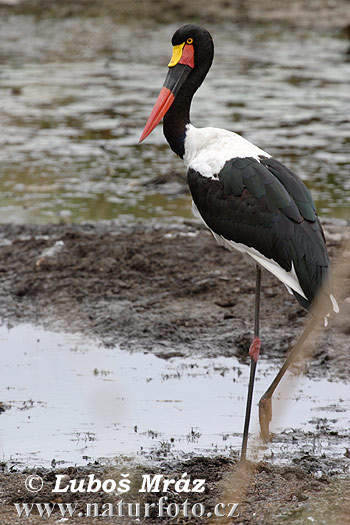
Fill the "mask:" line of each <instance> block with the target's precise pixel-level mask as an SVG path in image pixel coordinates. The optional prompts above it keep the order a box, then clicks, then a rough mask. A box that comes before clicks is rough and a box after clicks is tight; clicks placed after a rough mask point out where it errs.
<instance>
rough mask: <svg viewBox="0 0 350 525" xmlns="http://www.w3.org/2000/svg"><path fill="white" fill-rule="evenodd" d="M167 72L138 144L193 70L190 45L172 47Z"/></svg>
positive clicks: (192, 53) (154, 125)
mask: <svg viewBox="0 0 350 525" xmlns="http://www.w3.org/2000/svg"><path fill="white" fill-rule="evenodd" d="M168 67H169V71H168V74H167V76H166V79H165V82H164V84H163V87H162V89H161V90H160V93H159V95H158V98H157V101H156V103H155V105H154V108H153V109H152V113H151V114H150V116H149V119H148V120H147V122H146V126H145V128H144V130H143V132H142V135H141V137H140V140H139V142H142V141H143V140H144V139H145V138H146V137H147V136H148V135H149V134H150V133H151V132H152V131H153V130H154V128H155V127H156V125H157V124H158V123H159V122H160V121H161V120H162V118H163V117H164V115H165V114H166V112H167V111H168V109H169V108H170V106H171V104H172V103H173V102H174V100H175V97H176V95H177V94H178V92H179V91H180V89H181V87H182V86H183V84H184V83H185V81H186V79H187V77H188V75H189V74H190V73H191V71H192V69H193V68H194V49H193V45H192V44H188V43H183V44H180V45H177V46H174V47H173V55H172V57H171V60H170V62H169V64H168Z"/></svg>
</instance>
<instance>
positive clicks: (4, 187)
mask: <svg viewBox="0 0 350 525" xmlns="http://www.w3.org/2000/svg"><path fill="white" fill-rule="evenodd" d="M174 29H175V26H171V27H169V26H165V27H164V26H163V27H161V28H158V27H156V26H155V27H151V26H150V27H141V26H137V25H133V26H130V27H128V26H116V25H114V24H113V23H112V22H111V21H109V20H106V19H104V18H94V19H78V18H70V19H69V20H55V19H50V20H34V18H32V17H29V16H27V17H9V18H7V19H6V20H3V21H0V30H1V35H2V39H1V41H0V55H1V58H2V68H1V72H0V90H1V99H2V105H1V108H0V120H1V128H2V131H1V133H0V162H1V173H0V204H1V207H0V210H1V211H0V221H2V222H8V221H14V222H57V220H67V221H83V220H103V219H112V218H124V219H125V220H133V219H134V218H136V217H137V218H149V217H156V218H166V217H168V218H169V219H170V218H171V217H174V215H175V216H178V217H191V209H190V197H189V195H188V194H186V193H184V192H183V191H180V192H179V191H178V189H179V188H176V187H171V191H169V188H168V190H167V189H166V187H160V186H151V185H143V184H142V183H143V182H145V181H147V180H149V179H151V178H153V177H155V176H157V175H161V174H165V173H169V172H170V171H183V169H184V168H183V165H182V162H181V161H180V160H179V159H177V158H176V157H175V156H174V154H173V153H172V152H171V151H170V149H169V148H168V146H167V145H166V144H165V141H164V138H163V136H162V130H161V126H159V127H158V129H157V130H156V131H155V132H154V133H153V134H152V136H151V137H149V139H148V141H147V143H146V144H143V145H138V139H139V135H140V133H141V130H142V129H143V126H144V124H145V122H146V119H147V117H148V114H149V112H150V109H151V108H152V107H153V103H154V100H155V97H156V95H157V93H158V90H159V89H160V87H161V85H162V83H163V80H164V77H165V74H166V64H167V62H168V58H169V54H170V52H171V45H170V37H171V35H172V33H173V31H174ZM210 29H211V32H212V34H213V36H214V39H215V43H216V56H215V60H214V65H213V68H212V70H211V72H210V73H209V76H208V79H207V81H206V82H205V83H204V85H203V86H202V87H201V89H200V91H199V92H198V94H197V96H196V97H195V100H194V105H193V114H192V120H193V123H194V124H195V125H197V126H205V125H215V126H219V127H224V128H227V129H234V130H235V131H237V132H238V133H241V134H243V135H244V136H245V137H246V138H248V139H249V140H251V141H252V142H254V143H256V144H257V145H259V146H260V147H261V148H263V149H266V150H267V151H269V152H270V153H271V154H273V155H275V156H276V157H277V158H279V159H280V160H282V161H284V162H286V163H287V164H288V166H290V167H291V168H292V169H294V170H295V171H296V172H297V173H299V174H300V175H301V177H302V178H303V179H304V180H305V181H306V183H307V184H308V186H309V187H310V189H311V190H312V192H313V196H314V198H315V200H316V204H317V207H318V210H319V213H320V214H321V215H322V214H324V215H329V216H336V217H344V218H345V217H346V214H347V208H346V206H347V202H346V196H347V195H349V179H348V177H347V175H346V172H347V170H346V164H347V162H348V158H347V152H348V147H349V126H348V123H347V116H346V114H345V107H346V103H347V97H348V85H347V79H348V78H349V71H348V70H349V69H350V64H349V62H346V61H345V60H344V56H343V54H342V52H343V42H342V41H341V40H338V39H337V38H336V37H333V36H330V35H325V34H318V33H316V32H312V31H310V30H308V31H307V32H306V31H305V30H296V29H295V28H293V29H290V30H288V29H286V28H285V27H284V28H283V30H282V29H281V31H280V32H279V31H278V30H276V27H275V26H274V28H273V33H269V31H270V30H269V27H268V26H267V27H264V26H247V27H240V28H239V31H236V30H235V27H232V26H227V27H222V26H220V28H215V26H213V27H210ZM130 42H132V45H130ZM145 42H147V45H145Z"/></svg>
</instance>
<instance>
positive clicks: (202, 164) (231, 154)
mask: <svg viewBox="0 0 350 525" xmlns="http://www.w3.org/2000/svg"><path fill="white" fill-rule="evenodd" d="M259 155H261V156H264V157H271V155H269V154H268V153H266V151H263V150H262V149H260V148H258V147H257V146H254V144H252V143H251V142H249V141H248V140H246V139H244V138H243V137H241V136H240V135H237V133H233V132H232V131H226V130H225V129H220V128H195V127H194V126H192V124H188V125H187V126H186V138H185V155H184V162H185V165H186V168H187V169H188V168H192V169H194V170H196V171H198V172H199V173H200V174H201V175H203V177H208V178H211V179H217V175H218V174H219V173H220V171H221V170H222V168H223V167H224V165H225V163H226V162H227V161H228V160H230V159H233V158H235V157H240V158H244V157H253V158H254V159H256V160H257V161H259Z"/></svg>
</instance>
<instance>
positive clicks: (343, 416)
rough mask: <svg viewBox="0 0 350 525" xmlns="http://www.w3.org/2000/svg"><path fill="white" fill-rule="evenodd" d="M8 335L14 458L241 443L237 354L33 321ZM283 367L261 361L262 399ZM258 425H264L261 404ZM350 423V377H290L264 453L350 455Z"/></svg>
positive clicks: (159, 453)
mask: <svg viewBox="0 0 350 525" xmlns="http://www.w3.org/2000/svg"><path fill="white" fill-rule="evenodd" d="M0 342H1V356H2V358H1V360H2V365H1V370H0V374H1V380H0V385H1V386H0V400H1V402H2V403H3V405H4V407H5V411H4V412H2V413H1V414H0V449H1V457H2V459H3V460H4V461H7V462H9V463H13V464H16V465H19V466H24V465H44V466H49V465H50V464H51V462H52V460H55V462H56V464H60V462H63V463H70V464H72V463H75V464H78V465H83V464H86V463H87V462H89V461H92V460H95V459H97V458H101V457H103V458H113V457H115V456H118V455H125V456H129V457H130V456H132V457H135V456H137V457H139V458H142V457H145V455H146V456H147V457H148V458H149V457H154V458H157V457H164V456H169V455H170V456H171V457H183V455H184V454H185V455H186V454H190V455H193V454H201V453H205V454H218V453H223V454H226V455H227V454H230V453H231V452H232V451H238V450H239V448H240V442H241V431H242V427H243V414H244V409H245V395H246V384H247V380H248V366H245V365H242V364H240V363H239V362H238V360H237V359H236V358H234V357H232V358H223V357H218V358H212V359H208V358H206V359H201V358H199V357H198V358H191V359H183V358H181V359H180V358H172V359H169V360H163V359H160V358H157V357H155V356H153V355H151V354H142V353H134V354H130V353H128V352H125V351H122V350H120V349H119V348H104V347H100V346H97V345H96V344H95V343H94V342H92V341H91V340H90V341H89V340H86V339H84V338H83V337H82V336H80V335H70V334H62V333H54V332H49V331H44V330H41V329H38V328H33V327H32V326H29V325H21V326H17V327H15V328H12V329H10V330H8V329H7V328H5V327H2V328H1V329H0ZM276 369H277V365H276V364H275V363H271V361H270V362H267V361H264V360H263V359H262V360H261V362H260V363H259V370H258V377H257V383H256V395H255V403H256V402H257V400H258V395H261V394H262V393H263V391H264V390H265V388H266V387H267V385H268V384H269V382H270V381H271V379H272V377H273V375H274V373H275V371H276ZM251 428H252V431H255V432H257V429H258V423H257V408H256V406H254V408H253V420H252V427H251ZM349 428H350V389H349V386H348V385H347V384H343V383H339V382H337V383H335V382H329V381H327V380H320V381H312V380H310V379H308V378H307V377H305V376H301V377H295V376H292V375H290V376H289V378H287V380H286V381H285V383H284V386H283V388H282V389H281V390H280V391H279V394H278V395H277V398H276V401H275V403H274V424H273V426H272V430H273V431H276V432H277V435H276V438H275V440H274V443H272V444H271V445H269V446H268V447H267V448H265V449H264V450H262V451H260V453H259V454H260V457H263V456H264V455H266V454H268V455H270V456H271V455H272V453H273V454H274V457H275V459H276V461H283V458H284V457H285V456H286V451H288V454H289V455H290V454H293V452H295V451H298V452H301V451H303V450H304V451H309V452H312V453H314V454H320V455H321V454H322V453H325V454H327V455H328V456H334V457H336V456H337V457H339V456H343V454H344V452H345V451H346V446H348V443H349V437H348V429H349Z"/></svg>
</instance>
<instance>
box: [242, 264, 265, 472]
mask: <svg viewBox="0 0 350 525" xmlns="http://www.w3.org/2000/svg"><path fill="white" fill-rule="evenodd" d="M260 287H261V268H260V266H258V265H257V266H256V284H255V311H254V340H253V342H252V344H251V345H250V348H249V355H250V376H249V384H248V395H247V406H246V412H245V420H244V430H243V440H242V449H241V462H245V460H246V456H247V444H248V431H249V423H250V413H251V410H252V399H253V390H254V379H255V371H256V365H257V363H258V358H259V353H260V339H259V314H260Z"/></svg>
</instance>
